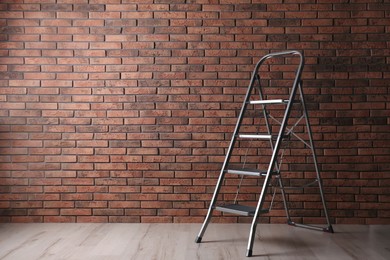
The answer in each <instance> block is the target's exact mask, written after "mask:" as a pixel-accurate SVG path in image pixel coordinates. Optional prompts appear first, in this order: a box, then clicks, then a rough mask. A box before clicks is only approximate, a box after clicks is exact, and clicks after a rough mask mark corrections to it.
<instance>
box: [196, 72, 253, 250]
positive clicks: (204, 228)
mask: <svg viewBox="0 0 390 260" xmlns="http://www.w3.org/2000/svg"><path fill="white" fill-rule="evenodd" d="M254 82H255V74H252V77H251V81H250V85H249V87H248V90H247V92H246V95H245V98H244V101H243V104H242V107H241V110H240V113H239V116H238V120H237V123H236V126H235V128H234V132H233V136H232V139H231V141H230V144H229V147H228V150H227V153H226V156H225V160H224V162H223V164H222V168H221V172H220V174H219V178H218V181H217V184H216V186H215V190H214V193H213V196H212V199H211V202H210V205H209V209H208V211H207V215H206V218H205V220H204V222H203V225H202V227H201V229H200V231H199V234H198V236H197V238H196V240H195V242H196V243H200V242H201V241H202V237H203V235H204V232H205V231H206V228H207V226H208V224H209V222H210V219H211V215H212V213H213V210H214V208H215V204H216V201H217V197H218V194H219V191H220V189H221V185H222V181H223V179H224V177H225V173H226V171H225V170H226V166H227V164H228V162H229V160H230V157H231V152H232V150H233V147H234V144H235V142H236V139H237V133H238V130H239V129H240V126H241V123H242V120H243V115H244V113H245V111H246V109H247V105H248V101H249V98H250V96H251V92H252V89H253V86H254Z"/></svg>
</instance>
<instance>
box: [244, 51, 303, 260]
mask: <svg viewBox="0 0 390 260" xmlns="http://www.w3.org/2000/svg"><path fill="white" fill-rule="evenodd" d="M287 54H297V55H299V56H300V63H299V67H298V69H297V71H296V76H295V79H294V85H293V88H292V90H291V93H290V98H289V102H288V104H287V108H286V110H285V113H284V116H283V121H282V125H281V127H280V130H279V134H278V138H277V139H276V143H275V147H274V151H273V153H272V157H271V161H270V163H269V166H268V170H267V176H266V177H265V180H264V184H263V188H262V190H261V194H260V198H259V201H258V203H257V207H256V211H255V214H254V216H253V220H252V224H251V230H250V233H249V241H248V246H247V254H246V255H247V256H252V249H253V242H254V238H255V233H256V227H257V221H258V220H257V219H258V217H259V212H260V209H261V208H262V206H263V204H264V200H265V194H266V191H267V187H268V184H269V181H270V179H271V172H272V171H273V168H274V165H275V162H276V159H277V155H278V153H279V148H280V143H281V141H282V137H283V133H284V131H285V130H286V126H287V121H288V117H289V115H290V111H291V107H292V104H293V100H294V97H295V93H296V91H297V88H298V85H299V83H300V78H301V73H302V69H303V56H302V54H301V53H300V52H287V53H280V54H274V55H273V56H277V55H287ZM264 60H266V59H262V60H260V62H259V63H260V64H261V62H262V61H264Z"/></svg>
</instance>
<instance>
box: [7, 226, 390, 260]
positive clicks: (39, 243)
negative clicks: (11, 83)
mask: <svg viewBox="0 0 390 260" xmlns="http://www.w3.org/2000/svg"><path fill="white" fill-rule="evenodd" d="M199 228H200V224H119V223H118V224H0V259H21V260H32V259H39V260H41V259H56V260H58V259H80V260H81V259H82V260H86V259H93V260H100V259H110V260H111V259H140V260H149V259H167V260H174V259H186V260H192V259H299V260H302V259H326V260H329V259H337V260H340V259H375V260H380V259H390V226H356V225H336V226H334V229H335V231H336V233H335V234H329V233H323V232H318V231H312V230H308V229H302V228H297V227H292V226H288V225H269V224H268V225H265V224H264V225H263V224H262V225H259V226H258V228H257V229H258V231H257V237H256V240H255V245H254V249H253V255H254V256H253V257H252V258H247V257H245V252H246V244H247V239H248V232H249V225H248V224H210V225H209V227H208V229H207V230H206V233H205V235H204V237H203V242H202V243H201V244H196V243H195V242H194V240H195V237H196V235H197V233H198V231H199Z"/></svg>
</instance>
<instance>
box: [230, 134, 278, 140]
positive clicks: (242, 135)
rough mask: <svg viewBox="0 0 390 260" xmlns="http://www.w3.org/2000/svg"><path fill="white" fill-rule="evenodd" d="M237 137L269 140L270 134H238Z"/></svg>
mask: <svg viewBox="0 0 390 260" xmlns="http://www.w3.org/2000/svg"><path fill="white" fill-rule="evenodd" d="M238 137H239V138H250V139H267V140H270V139H271V138H272V135H250V134H239V135H238Z"/></svg>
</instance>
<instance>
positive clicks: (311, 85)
mask: <svg viewBox="0 0 390 260" xmlns="http://www.w3.org/2000/svg"><path fill="white" fill-rule="evenodd" d="M389 18H390V5H389V4H388V3H387V1H385V0H364V1H363V0H299V1H296V0H294V1H293V0H261V1H260V0H207V1H206V0H190V1H188V0H187V1H185V0H142V1H138V0H2V1H0V26H1V36H0V37H1V42H0V52H1V57H0V86H1V87H0V100H1V103H0V106H1V110H0V220H1V221H3V222H201V221H202V220H203V218H204V215H205V213H206V209H207V205H208V203H209V200H210V198H211V193H212V191H213V189H214V185H215V183H216V178H217V176H218V173H219V169H220V167H221V163H222V161H223V156H224V154H225V151H226V148H227V146H228V143H229V140H230V136H231V132H232V131H233V128H234V124H235V121H236V117H237V115H238V110H239V108H240V106H241V101H242V99H243V94H244V93H245V91H246V87H247V85H248V82H249V78H250V71H251V70H252V69H253V66H254V64H255V63H256V61H257V60H258V58H259V57H261V56H263V55H264V54H267V53H269V52H271V51H280V50H286V49H297V50H302V51H303V53H304V54H305V56H306V67H305V70H304V76H303V78H304V87H305V89H306V93H307V94H308V95H307V102H308V105H309V107H310V109H311V111H310V115H311V119H312V124H313V131H314V132H315V142H316V146H317V148H318V149H317V152H318V155H319V161H320V169H321V170H322V172H323V178H324V185H325V191H326V198H327V200H328V206H329V209H330V216H331V218H332V221H333V222H334V223H358V224H379V223H382V224H389V223H390V174H389V171H390V166H389V160H390V157H389V154H390V142H389V130H390V127H389V116H390V110H389V106H390V103H389V78H390V73H389V68H390V67H389V64H390V60H389V54H390V51H389V47H390V19H389ZM290 162H295V163H298V164H296V165H297V166H288V168H287V170H288V171H289V173H288V174H289V175H290V177H292V180H290V182H292V183H303V181H302V180H301V179H300V178H302V177H303V176H304V175H303V174H302V173H303V171H304V170H305V168H304V167H299V166H300V165H302V162H300V161H299V159H297V158H296V159H294V158H293V159H291V161H290ZM294 173H295V175H294ZM226 184H227V187H226V189H224V190H223V195H224V197H225V198H228V199H231V198H232V197H234V195H235V188H236V185H237V179H230V180H229V181H227V183H226ZM258 184H259V183H258V181H257V180H256V179H248V181H247V182H245V183H244V186H245V189H244V197H243V198H242V199H243V200H248V201H249V203H252V204H253V202H254V200H255V195H254V194H255V193H256V192H258V188H257V185H258ZM306 193H307V191H305V193H302V192H300V191H298V192H292V193H290V194H289V200H290V201H291V207H292V208H293V209H294V212H293V213H294V216H295V215H296V216H298V215H300V214H303V216H304V218H303V219H301V218H299V221H304V222H308V223H309V222H319V221H320V218H319V217H320V215H321V211H320V210H319V209H318V206H316V203H315V202H316V199H314V200H313V201H312V199H311V198H312V195H311V194H310V191H309V193H307V194H306ZM275 207H276V209H275V210H274V211H272V213H271V214H270V215H266V216H264V217H263V218H262V219H261V221H262V222H271V223H275V222H284V221H285V219H284V211H283V210H282V207H281V201H280V196H279V195H278V196H277V199H276V204H275ZM214 220H215V221H224V222H236V221H248V220H247V219H245V218H237V217H235V216H228V215H226V216H221V217H217V218H215V219H214Z"/></svg>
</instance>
